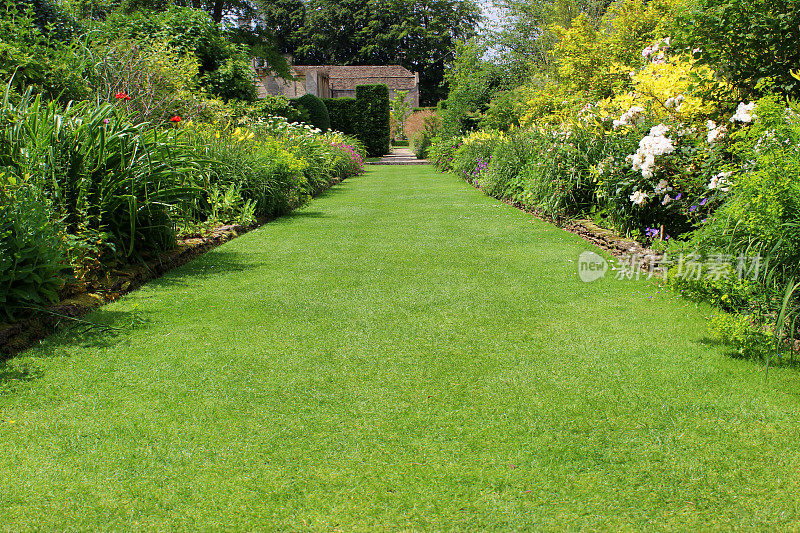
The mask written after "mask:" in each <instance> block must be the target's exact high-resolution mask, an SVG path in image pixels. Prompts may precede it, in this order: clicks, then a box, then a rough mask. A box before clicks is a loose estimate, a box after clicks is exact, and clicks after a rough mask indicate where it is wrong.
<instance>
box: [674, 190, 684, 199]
mask: <svg viewBox="0 0 800 533" xmlns="http://www.w3.org/2000/svg"><path fill="white" fill-rule="evenodd" d="M681 196H683V193H682V192H679V193H678V195H677V196H676V197H675V199H676V200H680V199H681Z"/></svg>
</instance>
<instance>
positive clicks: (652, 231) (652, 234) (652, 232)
mask: <svg viewBox="0 0 800 533" xmlns="http://www.w3.org/2000/svg"><path fill="white" fill-rule="evenodd" d="M659 233H660V231H659V229H658V228H646V229H645V230H644V234H645V235H646V236H647V237H648V238H650V239H655V238H656V237H658V234H659Z"/></svg>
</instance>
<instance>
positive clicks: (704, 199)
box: [700, 198, 708, 205]
mask: <svg viewBox="0 0 800 533" xmlns="http://www.w3.org/2000/svg"><path fill="white" fill-rule="evenodd" d="M706 202H708V198H703V199H702V200H700V205H706Z"/></svg>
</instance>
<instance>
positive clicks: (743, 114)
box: [730, 102, 758, 123]
mask: <svg viewBox="0 0 800 533" xmlns="http://www.w3.org/2000/svg"><path fill="white" fill-rule="evenodd" d="M755 107H756V103H755V102H750V103H749V104H745V103H744V102H740V103H739V107H737V108H736V113H735V114H734V115H733V116H732V117H731V119H730V120H731V122H746V123H749V122H752V121H753V119H754V118H758V117H757V116H756V115H755V114H754V113H753V109H754V108H755Z"/></svg>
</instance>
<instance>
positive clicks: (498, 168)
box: [480, 130, 537, 199]
mask: <svg viewBox="0 0 800 533" xmlns="http://www.w3.org/2000/svg"><path fill="white" fill-rule="evenodd" d="M536 148H537V146H536V143H534V142H532V139H531V134H530V133H529V132H525V131H519V130H517V131H514V132H512V133H510V134H508V135H507V136H503V137H500V139H499V140H498V142H497V144H496V146H495V148H494V150H493V151H492V155H491V160H490V161H489V166H488V167H487V168H486V171H485V172H484V173H483V175H482V176H481V179H480V181H481V186H482V187H483V190H484V191H485V192H486V194H488V195H490V196H494V197H495V198H500V199H505V198H514V199H516V198H517V197H519V194H520V193H521V192H522V187H521V182H520V180H519V175H520V173H521V172H522V170H523V169H524V168H525V166H526V165H527V164H528V162H529V161H531V160H532V159H533V157H534V156H535V153H534V151H535V149H536Z"/></svg>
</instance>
